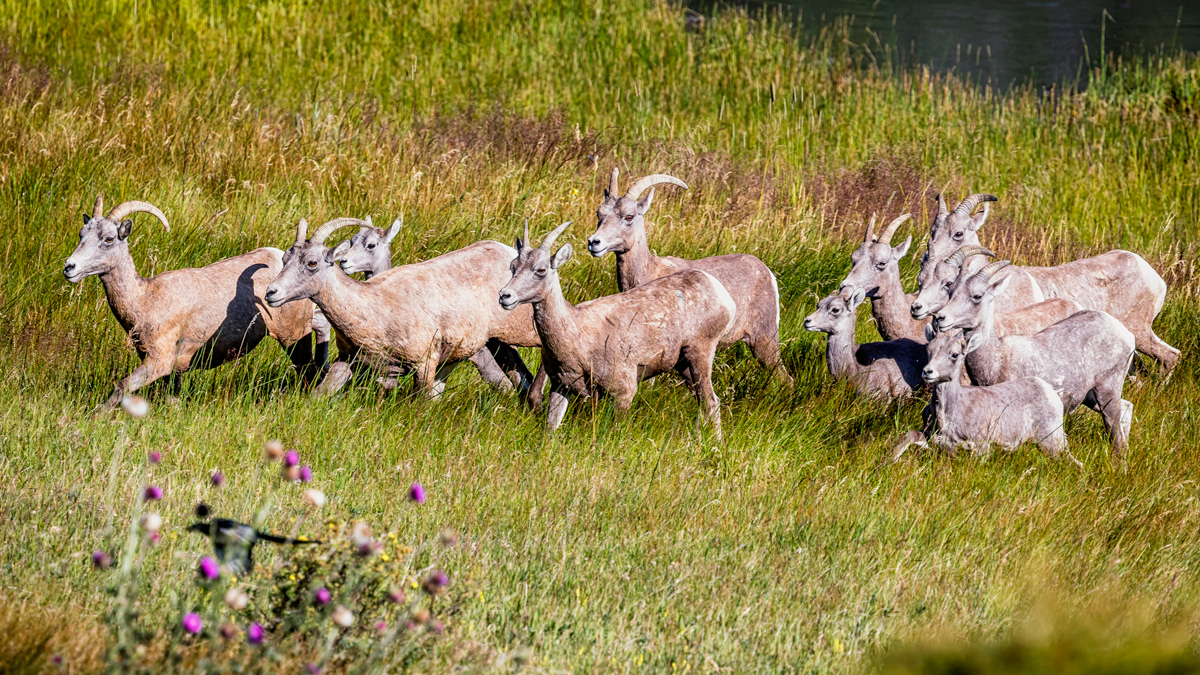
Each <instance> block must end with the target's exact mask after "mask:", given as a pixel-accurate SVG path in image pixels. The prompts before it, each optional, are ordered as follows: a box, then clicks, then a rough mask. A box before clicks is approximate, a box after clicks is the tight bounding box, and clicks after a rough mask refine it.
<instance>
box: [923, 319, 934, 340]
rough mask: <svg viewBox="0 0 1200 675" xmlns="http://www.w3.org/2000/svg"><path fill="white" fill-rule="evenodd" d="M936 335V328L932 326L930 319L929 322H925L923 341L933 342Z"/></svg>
mask: <svg viewBox="0 0 1200 675" xmlns="http://www.w3.org/2000/svg"><path fill="white" fill-rule="evenodd" d="M936 337H937V329H936V328H934V327H933V322H932V321H930V322H929V323H927V324H925V341H926V342H933V339H934V338H936Z"/></svg>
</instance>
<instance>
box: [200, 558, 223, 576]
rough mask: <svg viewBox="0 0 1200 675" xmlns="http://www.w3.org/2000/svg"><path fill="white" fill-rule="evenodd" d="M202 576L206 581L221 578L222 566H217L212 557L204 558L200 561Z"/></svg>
mask: <svg viewBox="0 0 1200 675" xmlns="http://www.w3.org/2000/svg"><path fill="white" fill-rule="evenodd" d="M200 574H201V576H203V577H204V578H205V579H208V580H209V581H212V580H213V579H216V578H217V577H219V576H221V566H220V565H218V564H217V561H216V560H213V559H212V558H211V557H210V556H204V557H203V558H201V559H200Z"/></svg>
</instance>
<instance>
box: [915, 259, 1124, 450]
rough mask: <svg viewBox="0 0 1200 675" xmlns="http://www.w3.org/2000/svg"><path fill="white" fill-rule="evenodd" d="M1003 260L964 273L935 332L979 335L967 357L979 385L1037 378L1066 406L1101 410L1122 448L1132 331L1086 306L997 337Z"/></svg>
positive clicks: (937, 318) (1006, 280)
mask: <svg viewBox="0 0 1200 675" xmlns="http://www.w3.org/2000/svg"><path fill="white" fill-rule="evenodd" d="M1007 264H1008V261H1007V260H1005V261H1001V262H996V263H992V264H990V265H988V266H987V267H984V268H983V269H982V270H980V271H979V272H978V273H976V274H973V275H972V276H971V277H969V278H967V279H966V280H964V281H963V282H962V284H961V285H960V286H959V289H958V290H957V291H956V292H955V293H954V295H953V297H951V298H950V302H949V303H947V304H946V306H945V307H943V308H942V309H940V310H938V313H937V315H936V316H935V317H934V326H935V327H936V328H937V330H938V331H940V332H949V331H952V330H966V331H968V333H969V336H970V339H971V340H975V339H978V340H979V343H978V346H977V348H976V349H975V350H974V351H972V352H971V353H970V354H968V355H967V363H966V366H967V370H968V371H969V372H970V375H971V379H972V380H973V381H974V382H975V383H976V384H980V385H985V386H986V385H993V384H997V383H1000V382H1007V381H1011V380H1016V379H1020V378H1022V377H1041V378H1042V379H1044V380H1046V381H1047V382H1049V383H1050V386H1051V387H1053V388H1054V390H1055V391H1056V392H1057V393H1058V395H1059V398H1061V399H1062V402H1063V410H1065V411H1066V412H1071V411H1073V410H1075V409H1076V408H1078V407H1079V405H1080V404H1083V405H1086V406H1088V407H1089V408H1092V409H1093V410H1096V411H1097V412H1099V413H1100V414H1101V415H1102V416H1103V417H1104V425H1105V427H1106V428H1107V429H1108V433H1109V437H1110V438H1111V440H1112V450H1113V454H1120V453H1121V452H1122V451H1124V449H1125V447H1126V446H1127V444H1128V439H1129V425H1130V423H1131V422H1132V420H1133V404H1132V403H1130V402H1129V401H1126V400H1123V399H1122V398H1121V392H1122V389H1123V387H1124V384H1125V374H1126V373H1127V372H1128V371H1129V365H1130V362H1131V361H1132V359H1133V352H1134V347H1135V343H1134V338H1133V334H1132V333H1130V332H1129V330H1128V329H1126V328H1125V326H1123V325H1121V322H1120V321H1117V320H1116V319H1114V318H1113V317H1112V316H1110V315H1108V314H1106V313H1104V312H1100V311H1096V310H1084V311H1081V312H1077V313H1075V314H1072V315H1071V316H1069V317H1067V318H1065V319H1063V320H1061V321H1059V322H1057V323H1055V324H1053V325H1052V326H1050V327H1049V328H1046V329H1044V330H1042V331H1040V332H1038V333H1035V334H1033V335H1009V336H1007V337H997V336H996V335H995V310H996V298H997V297H998V296H1000V295H1003V293H1004V292H1005V289H1006V287H1007V286H1008V284H1009V282H1010V281H1011V279H1012V277H1005V278H1003V279H993V278H992V277H993V274H995V272H996V271H997V270H999V269H1000V268H1002V267H1004V266H1005V265H1007ZM1034 307H1036V305H1035V306H1034ZM976 335H978V336H979V337H978V338H976Z"/></svg>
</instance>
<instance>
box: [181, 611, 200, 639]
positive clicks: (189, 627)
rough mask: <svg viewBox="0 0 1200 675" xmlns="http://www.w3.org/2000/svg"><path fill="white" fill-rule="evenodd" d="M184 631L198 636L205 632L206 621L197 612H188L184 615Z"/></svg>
mask: <svg viewBox="0 0 1200 675" xmlns="http://www.w3.org/2000/svg"><path fill="white" fill-rule="evenodd" d="M183 629H184V630H186V631H187V632H189V633H191V634H192V635H198V634H199V633H200V631H202V630H204V621H202V620H201V619H200V615H199V614H197V613H195V612H188V613H187V614H184V615H183Z"/></svg>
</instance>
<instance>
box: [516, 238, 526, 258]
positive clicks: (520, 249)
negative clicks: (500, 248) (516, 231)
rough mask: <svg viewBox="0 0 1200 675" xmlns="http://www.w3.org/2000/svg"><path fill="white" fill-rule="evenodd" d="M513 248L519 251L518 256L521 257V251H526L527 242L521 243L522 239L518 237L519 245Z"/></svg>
mask: <svg viewBox="0 0 1200 675" xmlns="http://www.w3.org/2000/svg"><path fill="white" fill-rule="evenodd" d="M513 248H515V249H517V255H520V254H521V251H523V250H525V242H523V241H521V238H520V237H517V243H516V245H515V246H513Z"/></svg>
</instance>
